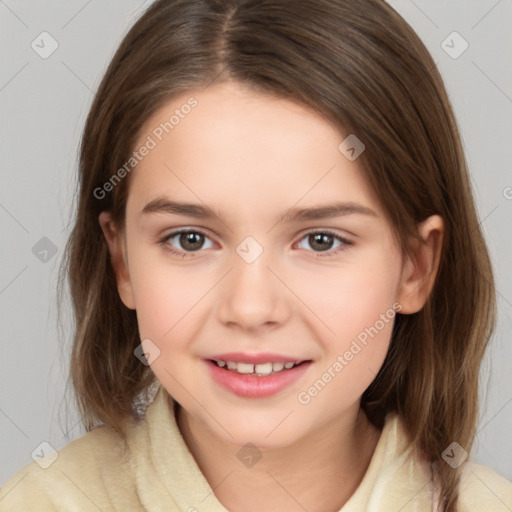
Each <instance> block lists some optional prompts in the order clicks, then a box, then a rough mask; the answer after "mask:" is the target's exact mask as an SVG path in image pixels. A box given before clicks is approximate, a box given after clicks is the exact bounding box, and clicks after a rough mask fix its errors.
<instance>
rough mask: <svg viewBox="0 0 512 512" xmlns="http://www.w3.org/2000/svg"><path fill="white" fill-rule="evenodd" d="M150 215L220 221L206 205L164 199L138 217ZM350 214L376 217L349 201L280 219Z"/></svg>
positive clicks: (293, 210)
mask: <svg viewBox="0 0 512 512" xmlns="http://www.w3.org/2000/svg"><path fill="white" fill-rule="evenodd" d="M152 214H168V215H186V216H189V217H195V218H198V219H214V218H219V219H221V216H220V215H218V214H217V213H216V212H215V211H214V210H213V209H212V208H210V207H209V206H207V205H204V204H203V205H201V204H193V203H182V202H178V201H172V200H170V199H168V198H166V197H158V198H156V199H153V200H152V201H150V202H149V203H147V204H146V206H144V208H143V209H142V210H141V212H140V214H139V215H140V216H146V215H152ZM351 214H361V215H369V216H373V217H378V215H377V213H376V212H375V211H374V210H372V209H371V208H368V207H367V206H363V205H361V204H358V203H354V202H351V201H350V202H338V203H333V204H325V205H319V206H313V207H309V208H290V209H289V210H288V211H286V212H284V213H281V215H280V219H281V221H285V222H296V221H305V220H319V219H329V218H334V217H341V216H344V215H351Z"/></svg>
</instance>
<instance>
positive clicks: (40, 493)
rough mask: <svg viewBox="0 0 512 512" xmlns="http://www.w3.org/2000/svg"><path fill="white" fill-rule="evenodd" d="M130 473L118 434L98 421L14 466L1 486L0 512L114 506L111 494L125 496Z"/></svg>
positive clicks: (131, 487)
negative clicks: (19, 466) (60, 445)
mask: <svg viewBox="0 0 512 512" xmlns="http://www.w3.org/2000/svg"><path fill="white" fill-rule="evenodd" d="M131 478H132V476H131V472H130V467H129V452H128V450H127V449H126V447H125V444H124V442H123V440H122V438H121V436H120V435H119V434H118V433H117V432H115V430H114V429H112V428H111V427H108V426H106V425H101V426H98V427H96V428H94V429H93V430H91V431H90V432H88V433H86V434H84V435H83V436H81V437H79V438H77V439H75V440H73V441H71V442H69V443H68V444H67V445H65V446H64V447H63V448H61V449H60V450H57V451H56V452H52V453H48V454H46V455H45V456H42V457H41V458H39V459H38V460H37V461H33V462H30V463H29V464H27V465H26V466H25V467H23V468H22V469H20V470H19V471H17V472H16V473H15V474H14V475H13V476H12V477H11V478H10V479H9V480H8V481H7V482H6V483H5V485H4V486H3V487H2V488H1V489H0V512H4V511H5V512H7V511H13V512H15V511H26V510H41V511H57V510H58V511H60V510H69V509H70V507H71V506H77V505H80V510H84V511H87V510H96V511H97V510H98V508H99V509H101V510H104V511H107V510H113V509H112V508H111V503H112V502H111V496H112V495H117V494H118V493H122V494H121V495H123V496H126V498H127V499H128V495H129V494H130V489H133V486H132V485H130V483H131V482H130V479H131ZM66 503H67V505H66ZM127 503H128V501H127Z"/></svg>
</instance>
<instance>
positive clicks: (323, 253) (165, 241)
mask: <svg viewBox="0 0 512 512" xmlns="http://www.w3.org/2000/svg"><path fill="white" fill-rule="evenodd" d="M182 233H198V234H200V235H203V236H204V237H206V238H210V237H209V236H208V235H207V234H206V233H204V232H203V231H201V230H200V229H179V230H176V231H172V232H171V233H169V234H168V235H166V236H164V237H163V238H161V239H160V240H159V241H158V243H159V244H160V245H161V246H162V247H163V248H164V250H166V251H168V252H170V253H172V254H175V255H176V256H181V257H184V258H185V257H194V256H196V254H195V253H199V252H201V249H199V250H197V251H178V250H176V249H175V248H174V247H172V246H171V245H170V244H169V243H168V241H169V240H170V239H172V238H174V237H175V236H177V235H180V234H182ZM315 234H322V235H330V236H332V237H334V238H335V239H337V240H338V241H340V242H342V245H340V246H339V247H337V248H336V249H331V250H329V251H312V252H315V253H316V254H317V256H318V257H320V258H329V257H331V256H336V255H337V254H338V253H340V252H342V251H344V250H346V249H347V248H348V247H349V246H351V245H353V242H351V241H350V240H347V239H346V238H343V237H341V236H340V235H337V234H336V233H334V232H333V231H330V230H328V229H323V230H321V229H318V230H313V231H309V232H307V233H306V234H305V235H304V236H303V237H302V238H301V239H300V241H302V240H304V238H306V237H308V236H311V235H315Z"/></svg>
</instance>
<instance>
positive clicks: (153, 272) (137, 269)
mask: <svg viewBox="0 0 512 512" xmlns="http://www.w3.org/2000/svg"><path fill="white" fill-rule="evenodd" d="M151 252H152V254H148V253H150V251H147V252H144V251H142V250H141V251H138V252H137V251H134V253H133V255H132V260H131V264H130V278H131V282H132V286H133V289H134V295H135V306H136V310H137V319H138V323H139V331H140V335H141V337H145V338H150V339H155V340H159V343H165V341H166V340H170V339H174V340H179V338H178V337H177V336H176V332H177V331H179V330H180V329H183V328H184V327H186V326H187V325H190V324H191V322H193V321H194V310H195V309H197V308H196V307H195V306H197V305H198V304H199V302H200V301H201V298H202V297H203V296H204V295H205V294H206V293H207V292H208V289H209V288H211V286H212V285H211V284H210V285H209V286H208V283H207V282H205V280H204V279H199V278H198V275H197V273H195V274H194V273H193V271H191V267H185V266H179V265H176V264H173V265H171V264H167V263H166V261H165V254H158V251H151ZM155 253H156V254H155ZM162 253H163V250H162ZM132 262H133V263H132Z"/></svg>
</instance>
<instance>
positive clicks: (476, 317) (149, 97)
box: [59, 0, 496, 512]
mask: <svg viewBox="0 0 512 512" xmlns="http://www.w3.org/2000/svg"><path fill="white" fill-rule="evenodd" d="M226 80H232V81H236V82H238V83H240V84H243V85H246V86H249V87H251V88H253V89H254V90H255V91H259V92H264V93H267V94H272V95H275V96H276V97H280V98H286V99H291V100H293V101H296V102H298V103H301V104H303V105H306V106H308V107H309V108H311V109H313V110H314V111H315V112H317V113H318V114H319V115H322V116H324V117H325V119H327V120H329V121H330V122H333V123H335V125H336V126H339V128H340V130H343V132H344V133H354V134H356V135H357V137H358V138H359V139H361V140H362V141H363V143H364V144H365V147H366V150H365V151H364V152H363V153H362V155H361V156H360V157H359V158H360V162H361V165H362V167H363V169H364V173H365V176H366V178H367V180H368V182H369V183H370V185H371V186H372V188H373V189H374V190H375V192H376V193H377V196H378V197H379V198H380V201H381V203H382V206H383V208H384V210H385V212H386V215H387V216H388V218H389V221H390V223H391V225H392V226H393V230H394V234H395V236H396V238H397V240H398V241H399V243H400V247H401V250H402V252H403V253H404V254H405V253H406V252H407V247H408V242H409V241H410V240H411V239H412V238H414V237H417V236H418V233H417V229H416V226H417V223H419V222H421V221H422V220H424V219H425V218H427V217H428V216H430V215H432V214H439V215H440V216H441V217H442V218H443V220H444V222H445V233H444V236H443V247H442V254H441V262H440V267H439V270H438V276H437V279H436V281H435V283H434V287H433V290H432V292H431V294H430V295H429V298H428V300H427V302H426V304H425V306H424V307H423V308H422V309H421V310H420V311H419V312H417V313H415V314H411V315H400V314H398V315H397V318H396V320H395V325H394V329H393V334H392V340H391V345H390V348H389V351H388V354H387V357H386V359H385V362H384V364H383V366H382V368H381V370H380V372H379V373H378V375H377V376H376V378H375V380H374V381H373V382H372V384H371V385H370V386H369V388H368V389H367V390H366V391H365V392H364V394H363V397H362V400H361V407H362V408H363V409H364V410H365V412H366V414H367V415H368V417H369V419H370V421H372V422H373V423H374V424H375V425H377V426H382V423H383V418H384V417H385V415H386V413H387V412H389V411H396V412H397V413H398V415H399V416H400V418H401V419H402V420H403V422H404V425H405V427H406V431H407V433H408V435H409V437H410V441H411V442H412V443H413V445H414V447H415V449H416V450H417V453H418V454H419V453H421V454H424V456H426V457H427V458H428V460H430V462H431V463H432V467H433V468H435V474H436V478H438V481H439V485H441V491H442V492H441V505H443V506H444V508H445V511H446V512H455V511H456V510H457V502H458V485H459V482H460V469H452V468H451V467H450V466H449V465H448V464H446V463H445V462H444V460H443V459H442V457H441V454H442V452H443V451H444V450H445V449H446V448H447V447H448V446H449V445H450V444H451V443H452V442H453V441H457V442H458V443H459V444H460V445H461V446H462V447H464V448H465V450H466V451H467V452H470V451H471V447H472V445H473V441H474V437H475V432H476V424H477V420H478V372H479V368H480V364H481V361H482V358H483V354H484V351H485V348H486V345H487V343H488V341H489V338H490V336H491V333H492V330H493V328H494V323H495V314H496V313H495V290H494V281H493V275H492V269H491V265H490V260H489V256H488V251H487V248H486V244H485V241H484V237H483V234H482V231H481V229H480V226H479V222H478V217H477V213H476V210H475V205H474V199H473V196H472V192H471V188H470V181H469V177H468V171H467V166H466V162H465V157H464V154H463V151H462V147H461V141H460V136H459V133H458V128H457V124H456V121H455V120H454V115H453V112H452V108H451V106H450V103H449V100H448V97H447V93H446V91H445V88H444V85H443V82H442V79H441V77H440V74H439V72H438V70H437V68H436V66H435V64H434V62H433V60H432V58H431V56H430V55H429V53H428V51H427V50H426V48H425V46H424V45H423V43H422V42H421V40H420V39H419V38H418V36H417V35H416V34H415V33H414V31H413V30H412V29H411V28H410V27H409V25H408V24H407V23H406V22H405V21H404V20H403V19H402V18H401V17H400V16H399V15H398V14H397V13H396V12H395V11H394V10H393V9H392V8H391V7H390V6H389V5H387V4H386V3H385V1H383V0H308V1H306V0H293V1H290V0H159V1H156V2H154V3H153V4H152V5H151V6H150V7H149V8H148V9H147V10H146V11H145V13H144V14H143V15H142V16H141V17H140V19H139V20H138V21H137V22H136V23H135V25H134V26H133V27H132V28H131V30H130V31H129V32H128V33H127V34H126V36H125V37H124V39H123V41H122V42H121V44H120V46H119V48H118V50H117V51H116V53H115V55H114V57H113V58H112V61H111V63H110V65H109V67H108V69H107V71H106V73H105V75H104V77H103V80H102V81H101V83H100V85H99V88H98V91H97V93H96V96H95V99H94V101H93V104H92V107H91V109H90V112H89V115H88V118H87V121H86V125H85V129H84V132H83V137H82V141H81V146H80V162H79V181H78V204H77V213H76V219H75V221H74V228H73V230H72V233H71V235H70V237H69V240H68V243H67V246H66V250H65V257H64V259H63V262H62V266H61V269H60V274H59V286H60V288H62V286H63V283H64V280H65V279H66V278H67V282H68V284H69V289H70V294H71V297H72V305H73V309H74V320H75V323H76V331H75V333H74V341H73V348H72V354H71V367H70V377H71V380H72V385H73V388H74V392H75V398H76V402H77V406H78V410H79V412H80V415H81V418H82V421H83V424H84V426H85V428H86V429H87V430H90V429H92V428H93V427H94V426H95V424H97V423H105V424H108V425H110V426H112V427H113V428H115V429H116V430H117V431H118V432H119V433H120V434H121V436H123V438H124V436H125V432H124V427H123V423H124V419H125V418H126V417H128V416H132V417H133V416H136V411H135V407H134V403H135V400H136V398H137V397H138V396H139V395H140V394H141V393H142V392H144V390H146V389H147V388H148V386H149V385H150V384H151V383H152V381H153V380H154V375H153V374H152V372H151V370H150V369H149V367H148V366H145V365H143V364H142V363H141V362H140V361H139V359H138V358H136V357H135V356H134V349H135V348H136V347H137V346H138V345H139V344H140V339H139V334H138V326H137V319H136V313H135V311H133V310H130V309H128V308H126V307H125V306H124V304H123V303H122V301H121V299H120V297H119V295H118V292H117V287H116V281H115V277H114V273H113V269H112V265H111V262H110V257H109V251H108V248H107V244H106V241H105V238H104V236H103V233H102V231H101V229H100V225H99V222H98V215H99V214H100V212H102V211H104V210H109V211H111V212H112V215H113V217H114V221H115V222H116V224H117V225H118V227H119V228H120V229H122V227H123V226H124V222H125V208H126V200H127V194H128V189H129V183H130V176H129V175H127V176H126V177H125V178H124V179H122V180H120V181H119V183H116V185H115V186H113V187H110V190H109V191H108V192H105V193H102V194H99V193H98V190H99V189H100V188H101V187H103V185H104V184H105V183H106V182H107V181H108V180H109V179H111V177H112V176H113V175H114V174H115V173H116V171H117V170H118V169H120V168H121V167H122V166H123V165H124V164H125V163H126V162H127V161H128V160H129V158H130V155H131V152H132V151H133V150H134V147H133V145H134V144H135V141H136V139H137V136H138V134H139V133H140V130H141V127H142V126H143V124H144V123H145V121H147V120H148V118H149V117H150V116H151V115H152V114H154V113H155V112H156V111H157V110H158V109H160V108H161V107H162V106H164V105H165V104H166V102H168V101H169V100H170V99H171V98H172V97H173V96H175V95H177V94H180V93H183V92H184V91H187V90H191V89H193V88H200V87H207V86H208V85H210V84H212V83H213V82H215V81H216V82H222V81H226ZM102 190H103V191H105V188H103V189H102ZM95 191H96V192H95Z"/></svg>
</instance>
